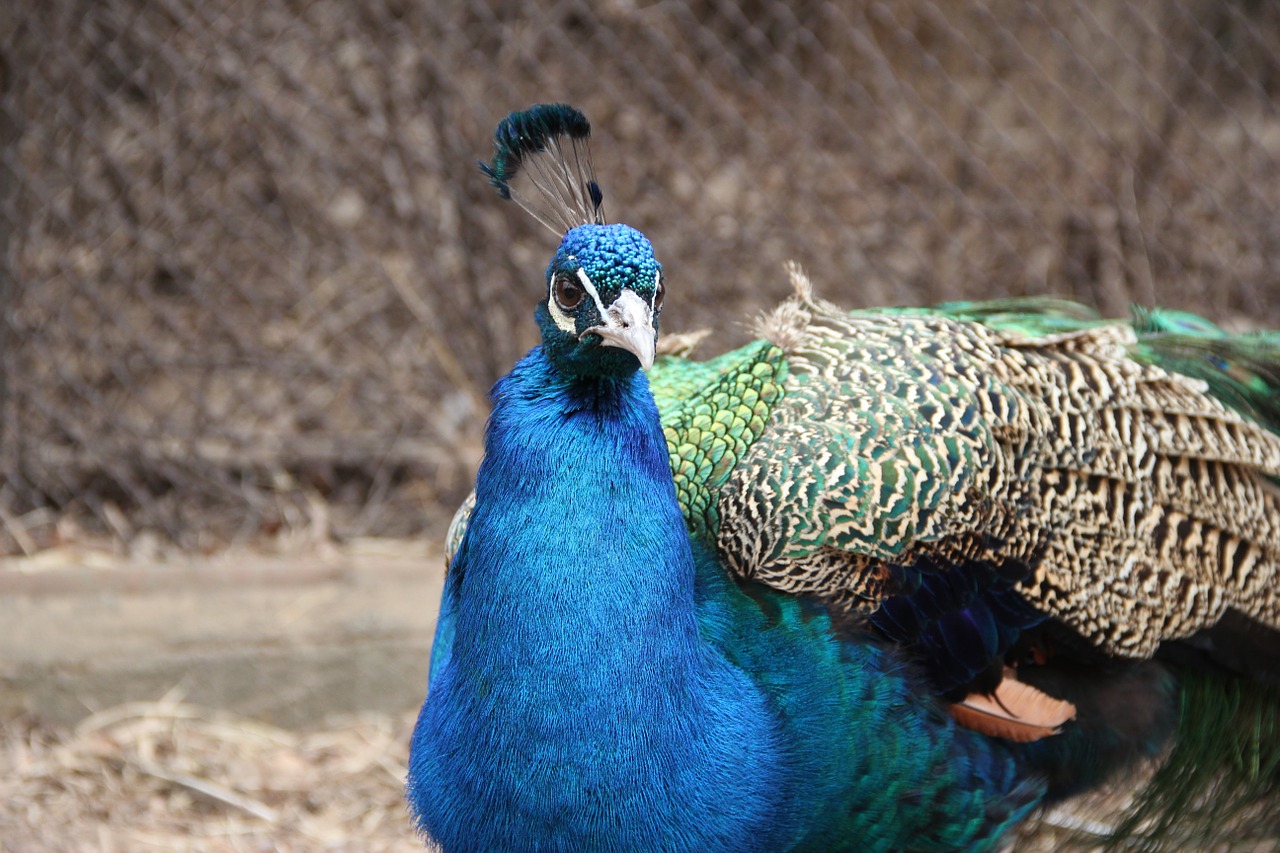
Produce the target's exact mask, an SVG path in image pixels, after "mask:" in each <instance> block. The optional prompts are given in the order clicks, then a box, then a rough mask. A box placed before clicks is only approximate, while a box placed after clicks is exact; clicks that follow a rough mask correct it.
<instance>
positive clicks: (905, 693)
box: [406, 104, 1280, 853]
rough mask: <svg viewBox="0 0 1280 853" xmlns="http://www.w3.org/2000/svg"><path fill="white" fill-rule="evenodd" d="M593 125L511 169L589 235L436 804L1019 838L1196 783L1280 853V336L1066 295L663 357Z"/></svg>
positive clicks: (461, 588)
mask: <svg viewBox="0 0 1280 853" xmlns="http://www.w3.org/2000/svg"><path fill="white" fill-rule="evenodd" d="M589 133H590V127H589V124H588V122H587V119H586V118H585V117H584V116H583V115H582V113H580V112H579V111H578V110H576V109H574V108H572V107H570V106H567V105H564V104H542V105H535V106H533V107H532V108H530V109H528V110H525V111H521V112H516V113H512V114H511V115H509V116H508V117H507V118H506V119H505V120H503V121H502V122H501V124H500V125H499V126H498V129H497V132H496V134H495V138H494V146H495V153H494V156H493V158H492V160H491V161H490V162H489V163H482V164H481V167H482V169H483V170H484V172H485V173H486V174H487V176H488V178H489V180H490V182H491V183H492V185H493V186H494V187H496V188H497V190H498V191H499V193H500V194H501V195H502V196H503V197H504V198H507V199H512V200H515V201H516V202H517V203H518V204H519V205H520V206H521V207H523V208H524V209H525V210H527V211H528V212H530V213H531V214H532V215H534V216H535V217H536V218H537V219H538V220H539V221H541V222H542V223H543V224H545V225H546V226H547V227H549V228H550V229H551V230H552V231H554V232H555V233H556V234H557V236H559V237H561V238H562V239H561V242H560V244H559V247H558V249H557V250H556V251H555V254H554V255H553V256H552V258H551V261H550V264H549V265H548V267H547V270H546V275H545V287H546V290H545V293H544V298H542V300H541V302H539V303H538V306H537V309H536V312H535V317H536V320H537V323H538V326H539V328H540V330H541V336H542V340H541V344H540V345H539V346H537V347H535V348H534V349H533V350H532V351H531V352H529V353H528V355H526V356H525V357H524V358H523V359H522V360H520V361H519V362H518V363H517V364H516V365H515V367H514V368H513V369H512V370H511V372H510V373H509V374H507V375H506V376H505V377H503V378H502V379H501V380H499V381H498V383H497V384H496V385H495V387H494V389H493V392H492V412H491V416H490V418H489V421H488V425H487V427H486V432H485V456H484V459H483V462H482V463H481V466H480V469H479V472H478V474H477V477H476V484H475V490H474V492H473V495H472V497H471V498H469V499H468V501H467V502H466V504H464V506H463V508H462V509H461V510H460V511H459V513H458V515H457V516H456V518H455V521H454V524H453V526H452V528H451V530H450V533H449V554H450V557H449V566H448V573H447V576H446V581H445V586H444V592H443V596H442V601H441V605H440V614H439V621H438V625H437V629H436V634H435V641H434V645H433V648H432V652H431V660H430V675H429V679H428V690H427V695H426V700H425V702H424V704H423V706H422V710H421V712H420V715H419V717H418V721H417V724H416V726H415V729H414V732H413V736H412V742H411V748H410V761H409V773H408V781H407V784H406V797H407V800H408V803H409V806H410V810H411V812H412V814H413V816H414V819H415V821H416V825H417V827H418V829H419V830H420V832H421V833H422V834H423V835H424V836H425V838H426V839H428V840H429V841H430V842H431V843H433V844H434V845H437V846H438V847H439V848H440V849H442V850H444V851H446V853H462V852H463V851H516V850H521V851H523V850H528V851H703V853H711V851H735V853H738V852H739V851H839V850H857V851H860V853H871V851H954V850H972V851H982V850H995V849H1000V848H1001V847H1002V845H1005V844H1008V843H1009V839H1010V835H1011V832H1012V831H1013V829H1014V828H1015V827H1017V826H1018V825H1019V824H1020V823H1021V822H1023V821H1025V820H1027V819H1028V818H1029V817H1031V816H1032V815H1034V814H1035V813H1037V812H1038V811H1039V810H1041V809H1042V808H1044V807H1045V806H1046V805H1048V804H1052V803H1054V802H1057V801H1060V800H1062V799H1063V798H1066V797H1069V796H1072V795H1074V794H1077V793H1080V792H1083V791H1088V790H1091V789H1094V788H1096V787H1098V786H1099V785H1102V784H1103V783H1104V782H1106V781H1107V780H1109V779H1112V778H1114V777H1116V776H1117V774H1121V773H1124V772H1127V771H1129V770H1132V769H1133V768H1135V767H1137V766H1143V765H1145V764H1146V763H1149V761H1148V760H1149V759H1157V758H1158V759H1159V760H1161V761H1163V768H1162V769H1161V770H1160V771H1159V773H1157V775H1156V778H1155V779H1154V780H1153V781H1152V783H1151V785H1150V786H1149V788H1148V793H1147V795H1146V796H1145V799H1141V800H1139V801H1138V803H1137V804H1136V805H1135V808H1134V810H1133V811H1132V812H1131V814H1130V818H1129V822H1128V824H1126V825H1125V826H1122V827H1120V829H1121V830H1122V831H1127V832H1129V833H1137V834H1138V836H1139V837H1140V838H1142V839H1145V842H1150V843H1152V844H1155V843H1156V841H1153V840H1152V839H1156V840H1158V839H1160V838H1166V839H1167V838H1173V839H1180V840H1179V841H1177V842H1176V843H1187V841H1186V839H1187V838H1188V837H1190V836H1189V835H1188V834H1187V833H1188V832H1189V831H1190V830H1186V829H1185V827H1183V826H1182V825H1183V824H1185V823H1187V822H1189V821H1190V817H1191V815H1192V813H1193V812H1195V811H1196V808H1197V807H1198V806H1201V805H1204V804H1206V803H1208V804H1210V805H1211V806H1212V810H1213V815H1212V816H1213V818H1214V820H1215V821H1218V822H1219V823H1221V822H1223V818H1224V815H1226V814H1227V813H1228V808H1229V807H1230V808H1231V809H1235V811H1234V812H1232V814H1234V815H1235V818H1234V819H1235V821H1236V823H1238V824H1241V825H1247V826H1248V827H1249V830H1248V831H1250V832H1252V833H1253V834H1254V837H1262V838H1268V837H1269V838H1273V839H1274V838H1276V837H1280V805H1278V804H1277V801H1278V800H1280V796H1278V795H1280V486H1278V485H1277V483H1278V482H1280V334H1277V333H1267V332H1263V333H1256V334H1251V335H1236V334H1229V333H1227V332H1225V331H1223V330H1221V329H1220V328H1218V327H1217V326H1215V325H1213V324H1212V323H1210V322H1208V321H1206V320H1204V319H1201V318H1199V317H1197V316H1194V315H1192V314H1188V313H1184V312H1178V311H1171V310H1142V311H1135V314H1134V316H1133V317H1132V318H1131V319H1130V320H1127V321H1114V320H1105V319H1103V318H1101V317H1099V316H1098V315H1097V314H1095V313H1094V312H1092V311H1091V310H1089V309H1087V308H1086V307H1084V306H1081V305H1078V304H1075V303H1072V302H1068V301H1063V300H1054V299H1048V298H1035V299H1004V300H998V301H989V302H981V303H972V302H969V303H953V304H945V305H939V306H935V307H931V308H892V309H879V310H857V311H844V310H840V309H839V308H837V307H835V306H834V305H832V304H830V303H828V302H826V301H824V300H822V299H820V298H818V297H817V296H816V295H815V293H814V288H813V286H812V285H811V283H810V282H809V281H808V279H807V278H806V277H805V275H804V273H803V272H802V271H801V270H800V269H799V268H798V267H793V268H791V269H790V271H789V272H790V275H791V278H792V282H793V289H794V293H793V295H792V296H791V298H789V299H788V300H786V301H785V302H784V303H783V304H781V305H780V306H779V307H778V308H777V309H776V310H774V311H773V312H772V313H770V314H768V315H766V316H764V317H762V318H761V319H760V321H759V322H758V328H759V332H760V337H759V340H757V341H755V342H753V343H750V344H748V345H746V346H744V347H742V348H739V349H736V350H733V351H730V352H727V353H724V354H722V355H719V356H716V357H713V358H709V359H706V360H697V359H695V358H693V357H692V354H691V352H690V349H691V346H692V344H691V342H689V341H688V340H682V339H677V340H675V341H674V343H673V344H668V342H666V341H664V344H663V346H662V347H659V342H658V330H659V319H660V317H661V313H662V309H663V307H664V297H665V295H666V279H665V273H664V268H663V266H662V265H661V264H660V263H659V262H658V261H657V259H656V257H655V254H654V251H653V247H652V246H651V244H650V242H649V241H648V239H646V238H645V236H644V235H643V234H641V233H640V232H639V231H637V230H635V229H633V228H631V227H629V226H627V225H622V224H615V223H608V222H607V220H606V217H605V215H604V205H603V193H602V191H601V189H600V185H599V184H598V183H597V181H596V178H595V174H594V169H593V167H592V164H591V158H590V150H589Z"/></svg>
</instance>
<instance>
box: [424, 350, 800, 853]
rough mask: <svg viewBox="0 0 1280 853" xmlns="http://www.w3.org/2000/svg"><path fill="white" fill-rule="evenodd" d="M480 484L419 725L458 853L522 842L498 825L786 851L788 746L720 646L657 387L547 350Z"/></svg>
mask: <svg viewBox="0 0 1280 853" xmlns="http://www.w3.org/2000/svg"><path fill="white" fill-rule="evenodd" d="M476 489H477V500H476V510H475V513H474V514H473V515H472V517H471V521H470V525H469V527H468V530H467V534H466V538H465V539H464V541H463V543H462V546H461V548H460V550H459V553H458V555H457V557H456V558H455V560H454V564H453V566H452V567H451V569H450V574H449V578H448V581H447V586H446V592H445V603H444V610H445V612H444V613H443V614H442V623H441V629H440V633H439V634H438V638H437V643H441V642H442V641H443V642H444V644H445V648H446V651H445V652H443V653H437V655H436V657H435V659H434V660H433V671H432V679H431V687H430V691H429V694H428V697H427V703H426V705H425V706H424V710H423V716H422V718H421V719H420V722H419V729H418V732H416V733H415V767H414V770H413V776H414V779H415V782H414V783H413V785H414V788H416V790H413V791H411V797H413V798H415V805H416V807H417V808H418V810H419V812H420V820H421V823H422V824H423V826H424V828H425V829H427V830H428V832H429V833H431V834H432V835H433V836H434V837H435V838H436V839H437V840H438V841H439V842H441V843H442V844H443V845H444V847H445V849H446V850H448V851H456V850H471V849H475V850H500V849H502V847H503V843H504V841H505V842H506V843H510V838H511V837H512V836H511V835H509V834H508V835H506V836H504V835H503V834H502V829H503V827H502V826H501V825H500V824H495V821H494V819H493V815H494V814H495V813H498V812H501V813H503V814H506V815H512V816H513V817H512V820H516V821H519V822H520V823H521V824H524V825H527V826H528V827H529V829H528V830H527V832H521V833H518V834H517V836H516V837H520V838H524V839H526V840H527V839H543V843H544V844H546V845H547V846H546V847H545V848H543V849H565V850H594V849H613V850H648V849H663V850H681V849H690V850H707V851H712V850H749V849H759V848H761V847H767V838H766V836H765V831H764V828H765V827H766V826H770V825H771V824H772V823H773V822H774V821H775V819H776V817H777V815H775V814H773V809H774V806H773V805H771V803H773V802H776V800H774V799H772V798H770V796H769V793H770V791H769V789H770V788H774V787H776V785H777V782H778V780H777V779H776V778H775V777H776V775H777V773H778V772H780V771H778V770H777V769H776V767H777V765H778V764H779V762H778V760H777V756H776V755H775V751H776V744H775V742H774V734H773V732H772V731H771V730H770V723H769V715H768V713H767V712H766V709H765V707H764V701H763V699H762V698H761V696H760V693H759V691H758V689H757V688H756V687H755V685H754V684H752V683H751V682H750V681H749V680H748V679H747V678H746V676H744V675H743V673H742V672H741V671H740V670H739V669H738V668H736V667H734V666H731V665H730V664H728V663H727V662H726V661H725V660H724V658H723V657H722V656H720V655H718V654H717V653H716V652H714V651H713V650H712V649H711V648H710V647H709V646H708V645H707V644H706V643H704V642H703V641H702V639H701V637H700V634H699V624H698V613H697V608H696V605H695V591H694V590H695V587H694V562H693V557H692V553H691V549H690V543H689V538H688V535H687V533H686V531H685V526H684V521H683V518H682V516H681V514H680V509H679V505H678V504H677V502H676V495H675V489H674V486H673V483H672V478H671V472H670V468H669V463H668V459H667V447H666V443H665V440H664V438H663V435H662V431H661V427H660V425H659V421H658V412H657V408H656V406H655V405H654V402H653V398H652V395H651V394H650V393H649V390H648V383H647V380H646V379H645V377H644V374H642V373H638V372H637V373H633V374H631V375H628V376H623V377H611V378H608V379H586V378H582V379H567V378H565V377H564V376H562V375H561V374H559V373H558V372H557V371H556V370H555V369H554V368H553V367H552V366H551V364H550V363H549V361H548V359H547V358H546V356H545V355H544V354H543V352H542V350H541V348H537V349H535V350H534V351H533V352H532V353H530V354H529V355H528V356H527V357H526V358H525V359H524V360H523V361H521V362H520V364H518V365H517V366H516V368H515V369H514V370H513V371H512V372H511V373H510V374H509V375H508V376H506V377H505V378H504V379H503V380H501V381H500V382H499V384H498V385H497V387H496V388H495V392H494V408H493V414H492V416H491V419H490V423H489V428H488V432H487V435H486V456H485V461H484V463H483V464H482V466H481V469H480V473H479V476H478V478H477V485H476ZM458 744H466V750H465V752H460V751H459V750H458V749H457V745H458ZM727 803H733V804H734V809H731V810H727V809H726V804H727ZM727 812H729V813H727ZM730 813H731V814H730ZM506 829H507V831H508V832H510V827H506ZM486 833H492V835H491V836H489V835H486ZM548 840H550V841H548Z"/></svg>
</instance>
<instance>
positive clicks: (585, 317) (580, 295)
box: [480, 104, 663, 376]
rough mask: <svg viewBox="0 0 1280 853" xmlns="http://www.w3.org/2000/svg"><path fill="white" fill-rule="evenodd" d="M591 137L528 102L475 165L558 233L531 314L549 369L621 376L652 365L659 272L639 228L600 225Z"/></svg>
mask: <svg viewBox="0 0 1280 853" xmlns="http://www.w3.org/2000/svg"><path fill="white" fill-rule="evenodd" d="M590 134H591V125H590V124H589V123H588V122H587V118H586V116H584V115H583V114H582V113H581V112H579V111H578V110H576V109H574V108H573V107H571V106H569V105H568V104H534V105H533V106H532V107H530V108H529V109H527V110H522V111H520V112H514V113H511V114H510V115H509V116H507V117H506V118H505V119H503V120H502V121H501V122H500V123H499V124H498V129H497V130H496V131H495V132H494V135H493V144H494V154H493V159H492V160H491V161H490V162H489V163H481V164H480V168H481V169H482V170H483V171H484V173H485V174H486V175H488V176H489V183H490V184H492V185H493V186H494V188H496V189H497V190H498V193H499V194H500V195H501V196H502V197H503V198H506V199H511V200H512V201H515V202H516V203H517V204H518V205H520V207H522V208H523V209H524V210H525V211H527V212H528V213H529V214H531V215H532V216H533V217H534V218H535V219H537V220H538V221H539V222H541V223H542V224H543V225H545V226H547V227H548V228H549V229H551V230H552V231H554V232H555V233H557V234H564V239H562V240H561V241H560V248H559V249H557V250H556V253H555V256H554V257H553V258H552V259H551V265H550V266H548V267H547V297H546V299H544V300H543V301H542V302H541V303H540V304H539V305H538V312H537V316H538V325H539V326H541V328H542V346H543V350H544V351H545V352H546V353H547V354H548V356H549V357H550V358H551V361H552V363H553V364H555V365H556V367H557V368H558V369H560V370H562V371H564V372H566V373H569V374H572V375H576V376H625V375H629V374H632V373H635V371H636V368H638V367H643V368H645V369H646V370H647V369H648V368H649V366H650V365H652V364H653V356H654V351H655V349H656V348H657V337H658V313H659V311H660V310H661V308H662V295H663V284H662V265H661V264H659V263H658V262H657V260H655V259H654V257H653V247H652V246H651V245H649V241H648V240H647V239H645V236H644V235H643V234H641V233H640V232H639V231H637V230H636V229H634V228H631V227H630V226H627V225H606V224H605V217H604V193H603V192H602V191H601V189H600V185H599V184H598V183H596V180H595V173H594V170H593V169H592V166H591V155H590V151H589V150H588V144H587V143H588V138H589V137H590ZM517 180H519V181H521V182H523V184H524V185H525V187H526V189H525V190H522V189H520V188H518V187H517V186H516V185H515V183H514V182H516V181H517Z"/></svg>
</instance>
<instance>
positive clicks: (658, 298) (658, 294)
mask: <svg viewBox="0 0 1280 853" xmlns="http://www.w3.org/2000/svg"><path fill="white" fill-rule="evenodd" d="M666 296H667V286H666V285H665V284H663V283H662V280H661V279H659V280H658V289H657V290H655V291H654V292H653V310H654V311H657V310H658V309H659V308H661V307H662V300H663V299H665V298H666Z"/></svg>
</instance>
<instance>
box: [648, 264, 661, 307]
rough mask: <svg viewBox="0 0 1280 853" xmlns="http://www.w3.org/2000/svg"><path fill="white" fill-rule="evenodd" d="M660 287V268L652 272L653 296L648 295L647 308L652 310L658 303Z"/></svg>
mask: <svg viewBox="0 0 1280 853" xmlns="http://www.w3.org/2000/svg"><path fill="white" fill-rule="evenodd" d="M661 289H662V270H658V271H657V272H656V273H654V274H653V296H650V297H649V310H650V311H654V310H656V308H657V304H658V291H659V290H661Z"/></svg>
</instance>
